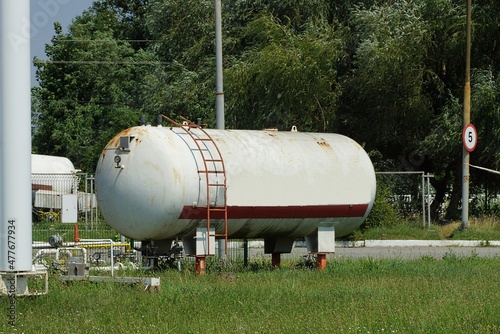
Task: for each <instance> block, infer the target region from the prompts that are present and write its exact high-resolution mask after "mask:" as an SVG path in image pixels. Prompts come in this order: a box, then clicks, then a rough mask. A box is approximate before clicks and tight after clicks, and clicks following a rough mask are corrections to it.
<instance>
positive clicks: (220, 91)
mask: <svg viewBox="0 0 500 334" xmlns="http://www.w3.org/2000/svg"><path fill="white" fill-rule="evenodd" d="M214 5H215V71H216V73H215V74H216V75H215V76H216V91H215V122H216V127H217V129H224V126H225V125H224V88H223V78H222V4H221V0H215V3H214Z"/></svg>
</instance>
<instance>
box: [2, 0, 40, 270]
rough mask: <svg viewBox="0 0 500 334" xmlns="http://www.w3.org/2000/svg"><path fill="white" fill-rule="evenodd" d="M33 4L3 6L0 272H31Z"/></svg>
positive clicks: (22, 0) (19, 2)
mask: <svg viewBox="0 0 500 334" xmlns="http://www.w3.org/2000/svg"><path fill="white" fill-rule="evenodd" d="M29 17H30V3H29V1H28V0H15V1H13V0H10V1H0V247H1V251H0V271H30V270H31V260H32V255H31V240H32V234H31V180H30V175H31V163H30V159H31V85H30V67H31V59H30V24H29Z"/></svg>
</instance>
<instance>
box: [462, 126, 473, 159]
mask: <svg viewBox="0 0 500 334" xmlns="http://www.w3.org/2000/svg"><path fill="white" fill-rule="evenodd" d="M462 140H463V142H464V148H465V149H466V150H467V151H468V152H472V151H474V149H475V148H476V145H477V130H476V127H475V126H474V125H472V124H470V123H469V124H467V125H466V126H465V127H464V131H463V132H462Z"/></svg>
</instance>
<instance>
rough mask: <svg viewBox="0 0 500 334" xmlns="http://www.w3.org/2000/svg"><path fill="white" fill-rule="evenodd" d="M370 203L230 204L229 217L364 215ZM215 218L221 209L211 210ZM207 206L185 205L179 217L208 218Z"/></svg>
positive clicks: (221, 213) (228, 208) (222, 215)
mask: <svg viewBox="0 0 500 334" xmlns="http://www.w3.org/2000/svg"><path fill="white" fill-rule="evenodd" d="M367 209H368V204H352V205H307V206H299V205H292V206H228V207H227V217H228V219H293V218H341V217H352V218H354V217H363V216H364V215H365V213H366V210H367ZM210 217H211V218H213V219H223V218H224V213H223V212H221V211H211V212H210ZM206 218H207V208H206V207H192V206H184V208H183V209H182V212H181V214H180V216H179V219H206Z"/></svg>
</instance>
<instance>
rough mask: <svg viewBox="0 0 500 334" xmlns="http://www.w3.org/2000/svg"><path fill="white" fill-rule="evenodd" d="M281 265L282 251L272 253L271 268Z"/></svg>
mask: <svg viewBox="0 0 500 334" xmlns="http://www.w3.org/2000/svg"><path fill="white" fill-rule="evenodd" d="M280 266H281V253H272V255H271V268H272V269H274V268H279V267H280Z"/></svg>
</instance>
